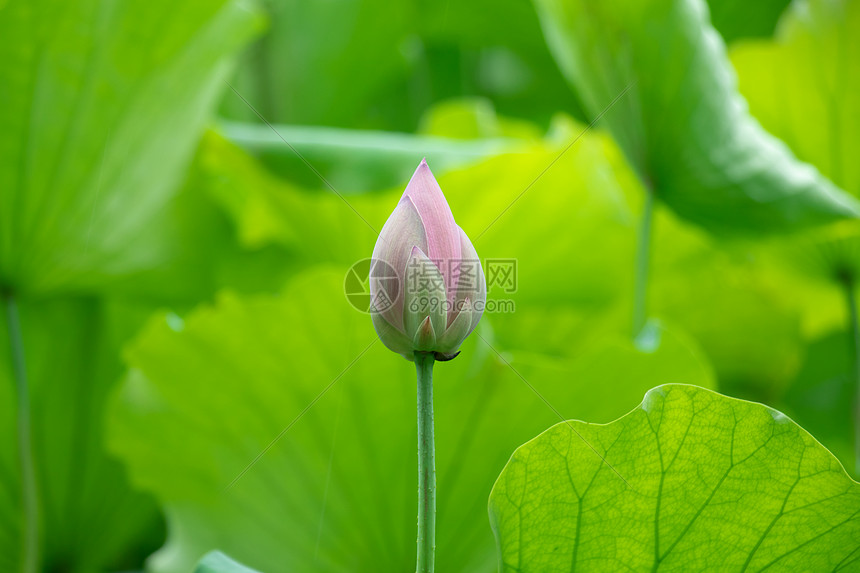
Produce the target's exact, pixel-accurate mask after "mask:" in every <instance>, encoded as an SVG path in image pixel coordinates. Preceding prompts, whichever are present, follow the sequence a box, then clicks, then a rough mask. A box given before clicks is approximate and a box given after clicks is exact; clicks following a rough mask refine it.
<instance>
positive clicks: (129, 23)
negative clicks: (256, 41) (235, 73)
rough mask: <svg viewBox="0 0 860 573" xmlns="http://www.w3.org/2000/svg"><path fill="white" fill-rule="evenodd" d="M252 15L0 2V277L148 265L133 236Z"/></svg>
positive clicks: (81, 276) (150, 259)
mask: <svg viewBox="0 0 860 573" xmlns="http://www.w3.org/2000/svg"><path fill="white" fill-rule="evenodd" d="M165 22H169V23H170V24H169V25H167V24H165ZM260 25H261V18H260V16H259V14H257V13H256V12H255V11H254V10H253V9H251V7H249V6H248V5H246V4H244V3H241V2H238V1H228V2H205V1H198V0H185V1H183V2H180V3H178V4H177V3H176V2H167V1H161V2H146V3H135V4H128V5H121V6H120V5H115V4H112V3H108V4H105V3H100V2H96V1H94V0H86V1H78V2H71V3H63V2H50V1H48V2H36V3H32V2H25V1H17V0H16V1H10V2H8V3H6V4H4V5H3V6H2V7H0V61H3V62H4V65H3V66H2V68H0V94H2V95H0V98H2V99H0V155H2V156H3V158H4V161H3V163H2V165H0V190H2V191H0V283H2V284H4V285H6V286H9V287H14V288H16V289H17V290H21V291H48V290H53V289H58V288H70V287H72V288H82V287H92V286H96V285H100V284H102V283H103V282H104V281H105V280H106V279H108V278H110V277H115V276H117V275H123V274H125V273H130V272H134V271H138V270H140V269H143V268H148V267H151V266H153V265H155V264H157V263H158V262H159V260H160V256H163V253H160V252H159V249H158V247H159V246H160V245H159V243H158V242H157V241H154V242H152V243H147V244H145V245H142V246H141V245H140V244H139V243H138V242H137V239H138V238H139V237H140V236H141V235H142V234H144V233H145V232H146V230H147V228H148V226H149V225H150V224H152V222H153V221H154V220H157V218H158V217H159V215H160V211H161V209H163V208H164V207H165V205H166V204H167V203H168V201H169V199H170V197H171V194H172V193H173V192H174V188H175V187H176V185H177V184H178V183H179V182H181V180H182V177H183V176H184V169H185V168H186V167H187V165H188V162H189V159H190V157H191V154H192V153H193V150H194V145H195V142H196V139H197V137H198V135H199V132H200V130H201V128H202V126H203V124H204V123H205V122H206V120H207V118H208V115H209V113H210V112H211V110H212V108H213V106H214V105H215V103H216V102H217V97H218V96H219V95H220V93H221V92H222V91H223V89H224V88H225V85H224V79H225V78H226V77H228V74H229V72H230V70H231V65H230V60H229V56H230V54H231V53H232V52H234V51H235V50H236V49H238V48H239V47H240V46H241V45H242V43H243V42H245V41H246V40H247V39H249V37H250V36H251V35H252V34H253V33H254V32H255V31H257V30H259V29H260V27H261V26H260ZM142 43H143V44H145V45H146V49H145V50H142V49H141V44H142ZM155 166H157V167H155Z"/></svg>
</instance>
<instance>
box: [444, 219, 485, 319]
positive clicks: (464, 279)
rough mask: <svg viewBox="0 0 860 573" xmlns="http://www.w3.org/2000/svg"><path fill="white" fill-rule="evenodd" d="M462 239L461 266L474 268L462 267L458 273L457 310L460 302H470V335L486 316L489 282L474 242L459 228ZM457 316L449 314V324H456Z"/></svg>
mask: <svg viewBox="0 0 860 573" xmlns="http://www.w3.org/2000/svg"><path fill="white" fill-rule="evenodd" d="M457 231H458V235H459V237H460V251H461V259H460V261H461V263H460V264H461V265H466V264H469V263H471V264H472V265H473V266H471V267H470V268H468V269H467V268H466V267H465V266H462V270H461V271H460V272H459V273H458V277H457V278H458V284H457V296H456V306H455V307H454V308H455V309H457V308H459V307H460V304H459V303H460V301H464V300H470V301H471V306H472V308H473V310H472V325H471V328H469V333H471V332H472V331H473V330H475V327H476V326H478V321H479V320H481V315H482V314H484V306H485V305H486V303H487V280H486V278H485V277H484V269H483V267H481V259H480V258H479V257H478V252H477V251H476V250H475V247H474V246H472V241H470V240H469V237H468V235H466V233H465V232H464V231H463V229H461V228H460V227H457ZM454 318H456V315H455V314H454V313H451V314H449V316H448V324H449V325H450V324H451V323H452V322H454Z"/></svg>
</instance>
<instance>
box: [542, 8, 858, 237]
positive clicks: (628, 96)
mask: <svg viewBox="0 0 860 573" xmlns="http://www.w3.org/2000/svg"><path fill="white" fill-rule="evenodd" d="M537 4H538V7H539V11H540V13H541V16H542V22H543V24H544V29H545V31H546V34H547V41H548V42H549V44H550V47H551V48H552V49H553V52H554V54H555V56H556V59H557V60H558V62H559V65H560V67H561V68H562V70H563V72H564V73H565V74H566V76H567V78H568V80H569V81H570V82H571V83H572V84H573V85H574V86H576V88H577V91H578V93H579V95H580V97H581V98H582V100H583V102H584V104H585V108H586V109H587V110H588V111H589V113H590V114H591V115H592V116H593V117H597V116H599V115H600V114H601V113H602V112H603V110H605V109H607V108H608V107H609V106H610V104H612V102H613V101H614V100H616V99H618V101H617V103H615V105H614V106H613V107H612V108H611V109H610V110H609V111H608V112H607V113H606V115H605V116H604V117H603V121H604V122H605V124H606V125H607V126H608V128H609V129H610V131H611V132H612V134H613V136H614V137H615V139H616V140H617V141H618V142H619V144H620V146H621V148H622V149H623V150H624V152H625V154H626V155H627V158H628V160H629V161H630V163H631V164H632V165H633V167H634V169H635V170H636V172H637V174H638V175H639V177H640V178H641V180H642V181H643V183H644V185H645V186H646V187H647V188H648V189H650V190H651V191H653V192H654V193H656V195H657V197H658V198H660V199H661V200H662V201H664V202H665V203H666V204H668V205H669V206H671V207H672V209H674V210H675V211H677V212H678V213H679V214H680V215H682V216H684V217H686V218H689V219H690V220H692V221H695V222H697V223H700V224H703V225H706V226H708V227H710V228H712V229H717V230H722V231H726V230H735V231H742V232H746V233H756V234H760V233H762V232H767V231H775V230H790V229H796V228H798V227H803V226H808V225H811V224H815V223H823V222H828V221H832V220H835V219H837V218H840V217H846V216H851V217H856V216H857V214H858V208H857V203H856V202H855V201H854V200H853V199H851V198H850V197H848V196H846V195H845V194H844V193H842V192H840V190H839V189H838V188H836V187H834V185H833V184H832V183H830V181H828V180H827V179H825V178H824V177H822V176H821V175H820V174H819V173H818V172H816V171H815V170H814V169H811V168H810V167H809V166H808V165H804V164H802V163H799V162H798V161H797V160H796V159H795V158H794V156H793V155H792V154H791V152H790V151H789V150H788V149H786V147H785V145H784V144H783V143H781V142H780V141H778V140H776V139H775V138H773V137H772V136H770V135H769V134H767V133H766V132H764V131H763V130H762V129H761V128H760V126H759V125H758V124H757V123H756V122H755V120H753V119H752V118H751V117H750V116H749V114H748V113H747V111H746V109H745V108H744V106H743V101H742V100H741V99H740V96H739V95H738V93H737V90H736V86H735V79H734V76H733V75H732V72H731V67H730V64H729V62H728V58H727V56H726V54H725V48H724V45H723V43H722V41H721V40H720V38H719V36H718V35H717V34H716V32H715V31H714V30H713V28H711V27H710V24H709V23H708V21H707V9H706V6H705V4H704V2H703V1H700V0H635V1H633V2H625V3H611V2H603V3H599V4H594V3H592V2H586V1H580V0H571V1H562V0H540V1H539V2H537ZM625 90H627V91H626V92H625ZM621 94H624V95H623V96H622V95H621Z"/></svg>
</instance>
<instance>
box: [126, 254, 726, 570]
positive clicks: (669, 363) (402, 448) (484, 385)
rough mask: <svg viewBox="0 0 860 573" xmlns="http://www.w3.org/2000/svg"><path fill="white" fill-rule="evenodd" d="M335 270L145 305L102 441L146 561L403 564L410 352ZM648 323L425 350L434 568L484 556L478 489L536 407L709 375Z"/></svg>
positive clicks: (410, 487) (614, 400) (550, 415)
mask: <svg viewBox="0 0 860 573" xmlns="http://www.w3.org/2000/svg"><path fill="white" fill-rule="evenodd" d="M342 281H343V273H342V272H333V271H315V272H310V273H308V274H304V275H302V277H301V278H300V279H297V281H296V282H294V283H292V284H291V285H290V286H289V287H288V288H287V289H286V290H285V291H284V293H283V294H282V295H281V296H279V297H276V298H275V297H255V298H248V299H239V298H236V297H233V296H225V297H222V298H221V299H220V300H219V302H218V303H217V305H216V306H215V307H214V308H205V307H204V308H201V309H199V310H197V311H195V312H194V313H192V314H191V315H190V316H189V317H187V319H186V320H185V321H184V322H182V323H179V322H177V321H176V320H167V319H166V317H164V316H160V317H157V318H156V319H154V320H153V321H152V323H151V324H150V326H149V327H148V328H147V329H146V330H145V332H144V333H143V334H142V335H141V337H140V339H139V340H138V341H136V342H135V343H134V344H133V345H132V347H131V348H130V349H129V351H128V353H127V354H128V359H129V361H130V364H131V366H132V367H133V369H132V371H131V373H130V375H129V377H128V378H127V379H126V381H125V382H124V384H123V387H122V390H121V393H120V394H119V395H118V397H117V401H116V403H115V407H114V409H113V411H112V414H113V415H112V420H111V422H110V428H111V432H112V434H111V445H112V448H113V450H114V451H115V452H116V453H117V455H118V456H120V457H121V458H122V459H123V460H124V461H125V462H126V463H127V465H128V467H129V471H130V473H131V475H132V478H133V480H134V482H135V483H136V484H138V485H139V486H140V487H142V488H143V489H144V490H146V491H149V492H152V493H153V494H155V495H156V496H157V497H158V499H159V500H160V501H161V502H162V503H163V504H164V507H165V508H166V512H167V516H168V524H169V540H168V543H167V545H166V546H165V547H164V548H163V549H162V550H161V551H160V552H159V553H157V554H156V555H155V556H154V557H153V559H152V560H151V562H150V565H151V567H152V568H153V569H154V570H156V571H185V570H187V569H188V568H189V567H191V565H192V564H193V563H194V562H196V561H197V559H199V558H200V556H201V555H203V554H204V553H206V552H207V551H209V550H212V549H215V548H218V549H221V550H223V551H226V552H228V553H229V554H230V555H231V556H233V557H235V558H237V559H239V560H241V561H242V562H244V563H246V564H248V565H249V566H251V567H255V568H258V569H260V570H264V571H306V570H314V571H370V570H372V571H380V572H385V571H392V572H394V571H405V570H408V569H410V568H413V567H414V559H415V487H416V483H417V482H416V480H417V476H416V475H415V473H416V462H417V458H416V447H415V441H416V429H415V426H416V424H415V381H414V378H415V371H414V366H413V364H411V363H409V362H406V361H405V360H403V359H402V358H400V357H399V356H397V355H395V354H393V353H391V352H390V351H388V350H386V349H385V348H383V347H382V345H381V344H380V343H378V341H377V342H374V341H375V339H376V336H375V333H374V332H373V329H372V327H371V325H370V319H369V317H368V316H366V315H364V314H361V313H358V312H357V311H355V310H354V309H352V308H350V307H349V306H348V304H347V302H346V300H345V298H344V295H343V292H342ZM524 312H525V311H524ZM492 318H493V317H492V316H487V317H485V321H492ZM660 332H661V333H662V334H661V336H662V339H663V343H662V344H661V345H660V347H659V348H658V349H651V350H648V351H640V350H637V349H636V348H634V347H633V345H632V343H631V342H627V341H625V340H624V339H605V340H604V341H598V340H595V341H593V342H592V344H591V347H590V348H589V349H588V350H584V351H583V352H582V353H581V354H580V356H578V357H576V358H574V359H557V358H550V357H547V356H542V355H539V354H536V353H534V352H528V353H524V352H517V351H516V350H515V349H511V348H512V347H511V346H507V347H502V346H499V344H498V343H497V342H496V341H495V340H494V339H493V338H492V335H491V334H490V330H489V329H488V328H481V329H479V330H478V331H477V333H476V334H473V335H472V337H471V338H470V339H469V340H468V341H467V343H466V345H465V346H464V349H463V353H462V354H461V355H460V356H459V357H458V358H457V359H455V360H454V361H452V362H446V363H439V364H437V365H436V369H435V383H434V386H435V394H436V396H435V410H436V411H435V419H436V437H437V453H436V460H437V480H438V488H439V489H438V491H439V494H438V495H439V497H438V521H437V526H438V534H437V546H438V555H437V567H438V568H439V569H440V570H442V569H444V570H446V571H463V572H469V573H472V572H489V571H492V570H493V569H494V566H495V552H494V549H493V542H492V535H491V532H490V530H489V528H488V527H487V525H486V510H485V500H486V498H487V496H488V495H489V492H490V488H491V486H492V482H493V480H494V479H495V477H496V476H497V475H498V472H499V471H500V470H501V468H502V467H503V465H504V463H505V460H506V459H507V458H508V457H509V455H510V452H511V451H513V449H514V448H515V447H517V445H519V444H521V443H522V442H523V441H524V440H525V439H527V438H528V437H529V436H531V435H534V434H535V433H537V432H538V431H540V429H541V428H544V427H546V426H547V425H549V424H552V423H553V422H554V421H557V420H558V417H557V414H556V413H555V412H554V410H553V409H555V410H557V411H558V412H559V413H562V415H564V416H571V415H575V416H586V417H595V418H597V419H602V420H611V419H613V418H614V417H616V416H618V415H620V414H622V413H623V412H624V411H625V410H626V409H628V408H629V407H630V405H631V404H633V403H635V402H636V400H637V399H638V397H639V396H641V395H642V392H644V391H645V390H646V389H647V387H648V385H649V384H651V383H653V382H654V381H655V380H681V379H690V380H695V381H696V382H697V383H699V384H701V385H704V386H711V385H713V378H712V374H711V370H710V367H709V366H707V364H706V363H704V362H703V360H702V358H701V356H702V354H701V351H699V350H698V349H696V348H695V346H694V345H692V344H691V343H690V341H689V340H688V339H687V338H686V337H684V336H679V335H675V334H673V333H672V332H671V331H667V330H665V329H662V330H660ZM488 343H489V345H492V346H489V345H488ZM368 346H369V348H368ZM365 351H366V352H365ZM496 351H498V352H500V353H501V355H502V357H504V358H500V357H499V355H498V354H496ZM506 362H507V363H506ZM508 363H509V364H510V365H509V364H508ZM511 366H513V368H511ZM514 369H516V371H515V370H514ZM637 373H639V374H641V376H637ZM607 380H609V381H611V383H606V382H607ZM330 384H332V386H331V388H330V389H329V390H328V391H327V392H325V393H323V391H324V390H325V389H326V388H327V387H328V386H329V385H330ZM529 385H531V386H532V387H533V388H534V391H533V390H532V388H530V387H529ZM535 391H536V392H537V393H540V395H541V396H543V398H544V399H546V400H547V401H548V402H549V404H550V405H548V404H547V403H546V402H544V400H543V399H541V397H539V396H538V395H537V394H536V393H535ZM321 393H323V394H322V397H321V398H320V399H319V400H318V401H316V402H315V401H314V400H315V398H316V397H317V396H318V395H320V394H321ZM189 397H194V398H193V399H189ZM311 404H312V405H311ZM309 405H311V406H310V408H309V409H308V410H307V411H306V412H305V413H304V415H301V414H302V412H303V411H304V410H305V408H307V407H308V406H309ZM296 419H297V421H296V423H295V424H294V425H291V424H292V421H293V420H296ZM285 428H289V429H288V430H285ZM279 436H280V438H279V439H277V438H278V437H279ZM273 440H274V443H273ZM270 444H271V447H269V445H270ZM261 454H262V455H261ZM258 456H259V457H258ZM255 460H256V463H253V465H251V467H249V464H252V462H254V461H255ZM246 468H247V471H245V469H246ZM243 472H244V473H243ZM237 478H238V479H237ZM234 480H235V481H234ZM231 484H232V485H231Z"/></svg>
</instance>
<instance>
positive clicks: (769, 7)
mask: <svg viewBox="0 0 860 573" xmlns="http://www.w3.org/2000/svg"><path fill="white" fill-rule="evenodd" d="M790 3H791V0H759V1H758V2H744V1H743V0H708V7H709V8H710V10H711V23H712V24H713V26H714V28H716V29H717V31H718V32H719V33H720V35H721V36H722V37H723V40H724V41H725V42H726V43H727V44H730V43H731V42H734V41H737V40H740V39H742V38H760V37H761V38H764V37H770V36H771V35H772V34H773V32H774V29H775V28H776V22H777V20H779V15H780V14H782V11H783V10H785V8H786V7H787V6H788V5H789V4H790Z"/></svg>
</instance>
